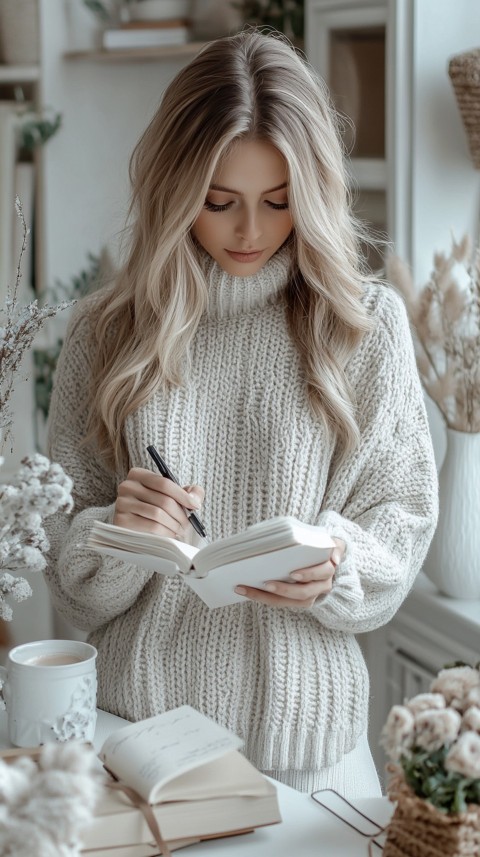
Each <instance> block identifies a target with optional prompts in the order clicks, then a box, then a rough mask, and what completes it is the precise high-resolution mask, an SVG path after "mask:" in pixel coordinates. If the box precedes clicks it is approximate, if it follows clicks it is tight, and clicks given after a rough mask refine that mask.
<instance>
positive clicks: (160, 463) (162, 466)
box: [147, 446, 207, 539]
mask: <svg viewBox="0 0 480 857" xmlns="http://www.w3.org/2000/svg"><path fill="white" fill-rule="evenodd" d="M147 452H148V454H149V455H150V456H151V458H152V459H153V461H154V462H155V464H156V465H157V467H158V469H159V471H160V473H161V474H162V476H165V478H166V479H171V480H172V482H175V484H176V485H180V482H179V481H178V479H176V478H175V476H174V475H173V473H172V471H171V470H170V468H169V466H168V464H167V463H166V462H165V461H164V460H163V458H162V456H161V455H160V454H159V453H158V452H157V450H156V449H155V447H154V446H147ZM185 514H186V516H187V518H188V520H189V521H190V523H191V525H192V527H193V529H194V530H196V531H197V533H198V535H199V536H203V538H204V539H205V538H206V537H207V532H206V530H205V527H204V526H203V524H202V522H201V520H200V518H199V517H198V516H197V515H196V514H195V512H192V511H190V509H185Z"/></svg>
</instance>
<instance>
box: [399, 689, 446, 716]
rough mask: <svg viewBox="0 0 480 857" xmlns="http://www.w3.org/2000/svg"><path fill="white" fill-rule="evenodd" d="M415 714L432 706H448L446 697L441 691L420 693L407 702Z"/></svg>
mask: <svg viewBox="0 0 480 857" xmlns="http://www.w3.org/2000/svg"><path fill="white" fill-rule="evenodd" d="M405 705H406V706H407V708H408V710H409V711H411V712H412V714H413V715H417V714H420V712H422V711H428V710H429V709H432V708H439V709H440V708H446V702H445V697H444V696H443V695H442V694H441V693H419V694H418V695H417V696H412V698H411V699H410V700H409V701H407V702H406V703H405Z"/></svg>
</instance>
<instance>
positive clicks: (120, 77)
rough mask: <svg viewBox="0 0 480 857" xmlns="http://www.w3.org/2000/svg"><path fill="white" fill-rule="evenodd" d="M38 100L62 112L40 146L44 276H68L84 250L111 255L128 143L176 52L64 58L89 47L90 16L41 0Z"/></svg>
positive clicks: (75, 4) (124, 200) (177, 64)
mask: <svg viewBox="0 0 480 857" xmlns="http://www.w3.org/2000/svg"><path fill="white" fill-rule="evenodd" d="M41 8H42V36H41V40H42V52H43V60H42V61H43V103H44V104H48V105H52V106H53V107H54V108H55V109H57V110H60V111H61V112H62V113H63V128H62V129H61V131H60V132H59V133H58V134H57V135H56V136H55V137H54V138H53V139H52V140H51V141H50V142H49V144H48V146H46V147H45V151H44V210H45V225H46V228H45V280H46V282H47V283H52V282H53V280H54V279H55V278H56V277H59V278H60V279H62V280H68V279H69V278H70V277H71V276H72V275H74V274H76V273H77V272H78V271H79V270H81V269H82V268H83V267H84V266H85V263H86V255H87V252H88V251H91V252H93V253H97V252H98V251H99V249H100V248H101V247H102V245H104V244H107V245H108V246H109V248H111V250H112V252H113V253H114V255H115V254H116V252H117V248H118V242H119V233H120V231H121V230H122V228H123V226H124V221H125V216H126V210H127V205H128V161H129V157H130V154H131V151H132V149H133V147H134V145H135V143H136V141H137V139H138V137H139V136H140V134H141V132H142V131H143V129H144V128H145V127H146V125H147V124H148V121H149V119H150V118H151V116H152V114H153V113H154V112H155V109H156V107H157V105H158V102H159V101H160V99H161V96H162V93H163V91H164V89H165V87H166V85H167V84H168V83H169V81H170V80H171V79H172V77H173V76H174V75H175V74H176V73H177V72H178V71H179V70H180V68H181V66H182V62H183V60H178V59H177V60H169V61H168V62H167V61H156V62H108V63H107V62H93V61H89V60H83V61H82V60H74V61H68V60H66V59H65V58H64V56H63V55H64V53H65V51H67V50H71V49H72V48H73V49H77V48H81V47H88V46H90V47H92V46H93V40H94V35H95V34H94V26H92V22H94V20H95V19H94V18H93V16H92V14H91V13H90V12H89V11H88V10H87V9H85V8H84V7H83V5H82V3H81V0H41Z"/></svg>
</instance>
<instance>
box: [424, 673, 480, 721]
mask: <svg viewBox="0 0 480 857" xmlns="http://www.w3.org/2000/svg"><path fill="white" fill-rule="evenodd" d="M476 688H480V672H479V671H478V670H476V669H474V668H473V667H452V668H451V669H445V670H440V672H439V674H438V676H437V677H436V678H435V679H434V680H433V681H432V683H431V685H430V690H431V691H433V692H434V693H442V694H443V696H444V697H445V701H446V703H447V705H450V706H451V707H452V708H456V709H458V711H465V709H466V708H468V707H469V705H468V699H469V693H470V692H471V691H472V690H475V689H476Z"/></svg>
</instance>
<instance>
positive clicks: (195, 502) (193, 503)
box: [188, 494, 202, 509]
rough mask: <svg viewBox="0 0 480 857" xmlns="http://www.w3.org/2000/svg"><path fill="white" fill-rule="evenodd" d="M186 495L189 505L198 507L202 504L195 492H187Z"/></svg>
mask: <svg viewBox="0 0 480 857" xmlns="http://www.w3.org/2000/svg"><path fill="white" fill-rule="evenodd" d="M188 496H189V497H190V505H191V506H193V508H194V509H199V508H200V506H201V505H202V504H201V503H200V501H199V499H198V498H197V497H196V496H195V494H189V495H188Z"/></svg>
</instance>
